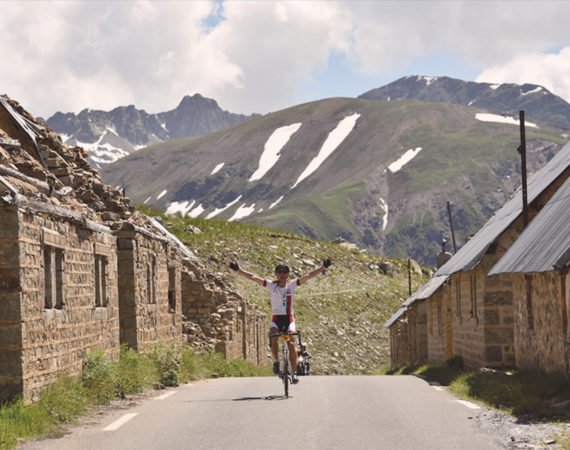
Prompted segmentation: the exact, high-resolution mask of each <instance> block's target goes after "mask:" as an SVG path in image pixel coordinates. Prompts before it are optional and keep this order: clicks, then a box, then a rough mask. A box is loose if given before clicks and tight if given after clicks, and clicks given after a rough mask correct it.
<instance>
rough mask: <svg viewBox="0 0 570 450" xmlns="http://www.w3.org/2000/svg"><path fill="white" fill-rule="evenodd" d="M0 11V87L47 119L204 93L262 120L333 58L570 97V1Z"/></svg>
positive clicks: (159, 104) (386, 71)
mask: <svg viewBox="0 0 570 450" xmlns="http://www.w3.org/2000/svg"><path fill="white" fill-rule="evenodd" d="M1 10H2V11H1V13H0V35H1V36H2V39H1V40H0V54H1V55H2V58H3V60H2V70H1V71H0V87H1V89H2V92H1V93H7V94H8V95H10V96H11V97H12V98H15V99H16V100H19V101H20V102H21V103H22V104H23V106H24V107H25V108H27V109H28V110H30V112H32V113H33V114H35V115H42V116H44V117H46V116H49V115H51V114H53V113H54V112H55V111H74V112H78V111H79V110H81V109H83V108H85V107H90V108H97V109H112V108H114V107H117V106H121V105H128V104H135V105H136V106H137V107H138V108H143V109H145V110H147V111H148V112H160V111H166V110H170V109H172V108H174V107H175V106H176V105H177V104H178V103H179V102H180V100H181V98H182V97H183V96H184V95H192V94H194V93H196V92H198V93H200V94H202V95H204V96H207V97H211V98H214V99H216V100H217V101H218V103H219V104H220V106H221V107H222V108H224V109H227V110H230V111H233V112H240V113H251V112H260V113H266V112H269V111H275V110H278V109H282V108H285V107H288V106H292V105H295V104H298V103H301V102H304V101H308V100H315V99H316V98H311V97H310V92H306V91H304V90H303V84H304V83H305V84H306V83H307V80H310V81H311V83H313V84H315V83H316V84H322V83H325V82H326V81H323V80H324V79H326V78H324V77H325V76H326V75H327V74H328V75H330V74H329V73H328V71H329V70H334V69H332V68H330V67H328V65H329V63H330V61H331V59H334V58H337V59H338V60H340V61H343V63H345V66H346V68H347V69H346V74H347V75H351V72H352V73H353V74H355V75H363V74H366V75H370V76H374V77H378V79H379V80H380V79H382V80H386V79H388V81H391V80H393V79H395V78H397V77H399V76H403V75H407V74H410V73H408V72H407V71H408V70H410V68H411V67H414V68H415V69H416V68H418V67H420V68H421V70H424V72H423V73H415V74H420V75H448V76H454V73H449V72H446V67H441V66H436V65H430V62H431V61H432V60H433V59H432V58H433V57H436V58H437V57H440V58H441V57H442V56H443V57H445V58H449V59H453V58H457V59H459V60H460V61H461V62H462V63H464V65H468V66H469V67H471V68H472V69H470V71H471V72H470V73H472V77H473V78H475V76H476V75H477V74H481V76H480V79H482V80H483V79H484V80H488V79H491V78H494V80H493V81H495V82H497V81H498V82H506V81H509V82H521V83H522V82H534V83H539V84H543V85H545V86H546V87H547V88H549V89H551V90H552V91H553V92H554V93H557V94H558V95H562V96H564V97H565V98H567V99H570V80H569V79H568V77H565V76H564V72H566V73H568V62H567V61H568V50H567V47H568V45H570V44H569V42H568V32H567V24H566V22H567V17H569V16H570V2H557V1H542V2H533V1H525V2H512V1H493V2H488V1H483V2H481V1H479V2H477V1H430V2H426V1H407V2H400V1H388V0H386V1H381V2H371V1H326V2H325V1H271V2H266V1H239V0H232V1H224V2H223V3H220V2H219V1H214V0H209V1H206V0H203V1H191V2H190V1H188V2H184V1H122V2H118V1H109V0H101V1H75V2H72V1H56V2H47V1H41V0H38V1H33V2H31V1H8V2H5V1H4V2H2V4H1ZM552 49H557V51H558V49H562V50H560V51H559V53H557V54H550V53H549V52H551V51H552ZM418 61H419V62H418ZM414 64H416V65H414ZM519 69H520V70H519ZM531 78H532V79H531ZM339 83H341V82H339ZM342 83H345V85H347V86H348V85H350V84H351V83H353V81H352V80H351V79H350V78H349V77H346V80H345V79H343V80H342ZM381 84H383V82H380V81H379V82H378V85H377V86H380V85H381ZM339 85H340V84H339ZM377 86H362V89H361V90H360V92H364V91H365V90H368V89H370V88H371V87H377ZM351 91H353V92H354V91H356V92H358V87H356V88H355V87H354V86H352V87H351ZM339 95H342V93H339Z"/></svg>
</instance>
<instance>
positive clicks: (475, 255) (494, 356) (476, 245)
mask: <svg viewBox="0 0 570 450" xmlns="http://www.w3.org/2000/svg"><path fill="white" fill-rule="evenodd" d="M569 175H570V144H567V145H566V146H565V147H563V148H562V149H561V150H560V151H559V152H558V154H557V155H556V156H555V157H554V158H553V159H552V160H551V161H550V162H549V163H548V164H546V165H545V166H544V167H543V168H542V169H541V170H540V171H538V172H537V173H536V174H535V175H534V176H533V177H532V178H531V179H530V181H529V183H528V206H529V210H528V215H529V218H530V219H532V218H533V217H534V216H535V215H536V214H537V213H538V212H539V211H540V210H541V209H542V207H543V206H544V205H545V204H546V203H547V202H548V201H549V200H550V198H551V197H552V196H553V194H554V193H555V192H556V191H557V189H558V188H559V187H560V186H561V185H562V184H563V183H564V182H565V181H566V179H568V176H569ZM522 229H523V219H522V193H521V191H520V190H519V191H518V192H517V193H516V194H515V195H514V196H513V197H512V198H511V199H510V200H509V201H508V202H507V203H506V204H505V205H504V206H503V207H502V208H501V209H500V210H499V211H497V213H495V215H494V216H493V217H491V219H489V221H488V222H487V223H486V224H485V225H484V226H483V228H481V230H479V231H478V232H477V233H476V234H475V235H474V236H473V238H472V239H471V240H469V241H468V242H467V243H466V244H465V245H464V246H463V247H462V248H461V249H460V250H459V251H458V252H457V253H456V254H455V255H454V256H453V257H452V258H451V259H450V260H449V261H448V262H447V263H446V264H444V265H443V266H442V267H441V268H440V269H438V271H437V272H436V273H435V276H440V275H447V276H449V278H450V287H451V314H452V329H453V353H454V354H457V355H461V356H462V357H463V361H464V363H465V365H466V366H467V367H481V366H488V367H496V368H504V367H514V366H515V365H516V356H515V343H514V306H513V277H512V276H510V275H507V274H500V275H497V276H494V277H490V278H489V277H487V275H488V273H489V272H490V270H491V269H492V268H493V266H494V265H495V264H496V263H497V262H498V261H499V259H500V258H501V257H502V256H503V255H504V254H505V252H506V250H507V249H508V248H509V247H510V246H511V245H512V244H513V242H514V241H515V240H516V239H517V238H518V237H519V235H520V233H521V232H522Z"/></svg>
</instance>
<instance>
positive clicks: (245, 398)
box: [233, 395, 287, 402]
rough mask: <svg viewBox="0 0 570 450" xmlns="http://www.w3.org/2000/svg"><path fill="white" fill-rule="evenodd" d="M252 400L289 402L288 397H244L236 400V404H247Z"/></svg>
mask: <svg viewBox="0 0 570 450" xmlns="http://www.w3.org/2000/svg"><path fill="white" fill-rule="evenodd" d="M252 400H287V397H285V396H284V395H270V396H268V397H242V398H234V399H233V401H234V402H247V401H252Z"/></svg>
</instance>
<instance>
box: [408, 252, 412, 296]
mask: <svg viewBox="0 0 570 450" xmlns="http://www.w3.org/2000/svg"><path fill="white" fill-rule="evenodd" d="M408 292H409V294H408V297H411V296H412V268H411V263H410V258H408Z"/></svg>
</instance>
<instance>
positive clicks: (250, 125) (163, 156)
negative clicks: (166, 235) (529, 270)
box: [102, 98, 568, 265]
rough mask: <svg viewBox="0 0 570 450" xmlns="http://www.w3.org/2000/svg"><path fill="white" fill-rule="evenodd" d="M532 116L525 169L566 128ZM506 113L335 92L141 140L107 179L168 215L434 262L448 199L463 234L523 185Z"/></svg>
mask: <svg viewBox="0 0 570 450" xmlns="http://www.w3.org/2000/svg"><path fill="white" fill-rule="evenodd" d="M531 119H532V118H531V117H528V118H527V120H528V121H527V133H526V135H527V136H526V139H527V148H528V158H527V159H528V167H529V170H530V171H531V172H532V171H534V170H536V169H538V168H539V167H541V166H542V165H543V164H544V163H545V162H546V161H548V160H549V159H550V158H551V157H552V156H554V154H555V153H556V152H557V151H558V150H559V149H560V147H561V146H562V145H563V144H565V143H566V142H567V140H568V135H567V134H566V133H565V131H564V130H561V129H560V128H556V127H553V126H550V125H548V124H545V123H543V122H539V121H534V120H531ZM510 121H511V122H512V123H509V120H507V118H506V117H504V116H501V115H496V114H492V113H489V111H487V110H482V109H480V108H474V107H470V106H463V105H454V104H446V103H425V102H419V101H414V100H399V101H389V102H384V101H372V100H365V99H350V98H333V99H326V100H321V101H316V102H312V103H307V104H303V105H299V106H295V107H292V108H288V109H285V110H282V111H278V112H275V113H272V114H268V115H265V116H262V117H257V118H253V119H251V120H248V121H247V122H243V123H240V124H237V125H234V126H233V127H230V128H227V129H224V130H220V131H217V132H214V133H211V134H209V135H206V136H201V137H194V138H185V139H179V140H176V141H170V142H165V143H162V144H158V145H154V146H151V147H148V148H146V149H143V150H140V151H138V152H136V153H134V154H131V155H129V156H127V157H125V158H123V159H121V160H119V161H117V162H116V163H114V164H112V165H109V166H107V167H104V168H103V170H102V177H103V179H104V180H105V181H106V182H107V183H109V184H112V185H123V186H125V188H126V192H127V195H128V196H129V197H131V198H132V199H133V200H134V202H136V203H139V204H141V203H142V204H146V205H148V206H152V207H156V208H159V209H162V210H163V211H164V210H165V211H167V212H168V213H171V214H176V213H180V214H182V215H187V216H190V217H204V218H216V219H224V220H230V221H231V220H241V221H245V222H249V223H256V224H260V225H264V226H268V227H271V228H276V229H282V230H288V231H294V232H298V233H300V234H304V235H306V236H309V237H313V238H318V239H322V240H332V239H335V238H337V237H339V236H340V237H342V238H344V239H345V240H348V241H350V242H353V243H355V244H357V245H358V246H360V247H361V248H365V249H367V250H369V251H371V252H374V253H381V254H384V255H388V256H390V257H393V258H402V257H412V258H414V259H416V260H418V261H420V262H422V263H424V264H428V265H433V264H434V263H435V257H436V255H437V253H438V252H439V250H440V243H441V240H442V238H443V237H446V238H447V239H449V238H450V236H449V231H448V230H449V221H448V214H447V209H446V202H447V201H449V202H451V204H452V208H453V217H454V226H455V230H456V233H457V242H458V243H461V242H463V240H464V239H465V237H466V236H468V235H469V234H471V233H473V232H475V231H476V230H478V229H479V227H480V226H481V225H482V224H483V223H484V222H485V221H486V220H487V218H488V217H489V216H490V215H491V214H492V213H493V212H494V211H495V210H496V209H497V208H498V207H499V206H501V205H502V204H503V202H504V201H505V200H506V199H507V198H508V197H509V196H510V195H511V194H512V192H513V191H514V190H515V189H516V188H517V187H518V185H519V184H520V181H519V180H520V177H519V169H518V167H519V162H518V161H519V155H518V153H517V151H516V149H517V147H518V146H519V127H518V125H517V124H516V122H515V121H514V120H513V119H512V118H511V119H510ZM533 122H535V123H533Z"/></svg>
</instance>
